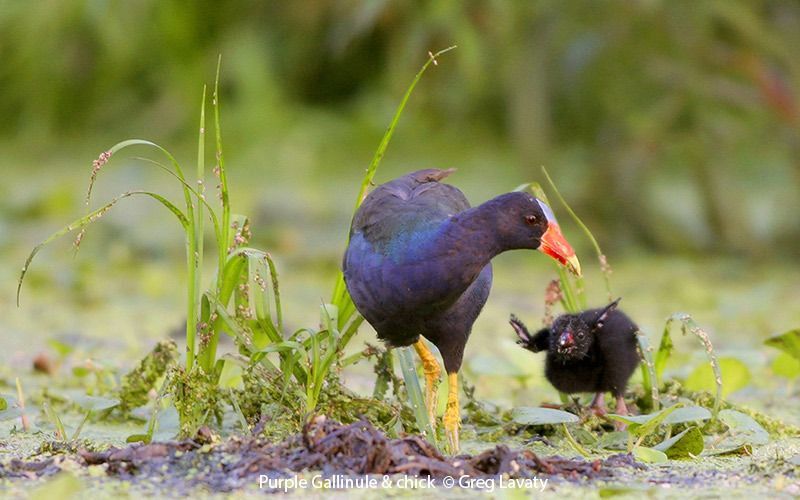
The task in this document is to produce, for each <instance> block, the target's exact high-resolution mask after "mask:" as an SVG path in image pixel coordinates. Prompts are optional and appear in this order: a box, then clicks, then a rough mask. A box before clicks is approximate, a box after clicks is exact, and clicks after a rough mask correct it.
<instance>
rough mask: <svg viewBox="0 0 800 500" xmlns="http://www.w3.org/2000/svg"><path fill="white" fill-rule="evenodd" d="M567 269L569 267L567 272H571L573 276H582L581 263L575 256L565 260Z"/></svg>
mask: <svg viewBox="0 0 800 500" xmlns="http://www.w3.org/2000/svg"><path fill="white" fill-rule="evenodd" d="M567 267H569V270H570V271H572V274H574V275H575V276H578V277H581V276H582V274H581V263H580V261H579V260H578V256H577V255H573V256H572V257H570V258H568V259H567Z"/></svg>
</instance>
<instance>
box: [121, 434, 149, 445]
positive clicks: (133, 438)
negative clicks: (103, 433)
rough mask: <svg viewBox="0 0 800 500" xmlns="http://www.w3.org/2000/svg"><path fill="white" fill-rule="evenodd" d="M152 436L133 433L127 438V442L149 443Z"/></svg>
mask: <svg viewBox="0 0 800 500" xmlns="http://www.w3.org/2000/svg"><path fill="white" fill-rule="evenodd" d="M149 440H150V436H148V435H147V434H131V435H130V436H128V437H127V438H126V439H125V442H126V443H148V442H149Z"/></svg>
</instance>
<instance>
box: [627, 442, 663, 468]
mask: <svg viewBox="0 0 800 500" xmlns="http://www.w3.org/2000/svg"><path fill="white" fill-rule="evenodd" d="M633 456H634V457H636V459H637V460H639V461H640V462H645V463H648V464H663V463H664V462H666V461H668V460H669V458H667V455H666V454H665V453H664V452H662V451H658V450H655V449H653V448H647V447H646V446H637V447H636V448H634V449H633Z"/></svg>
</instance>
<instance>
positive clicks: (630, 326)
mask: <svg viewBox="0 0 800 500" xmlns="http://www.w3.org/2000/svg"><path fill="white" fill-rule="evenodd" d="M617 303H618V300H617V301H615V302H612V303H611V304H609V305H608V306H606V307H604V308H600V309H589V310H586V311H583V312H581V313H579V314H564V315H562V316H559V317H558V318H556V319H555V321H553V324H552V325H551V326H550V327H548V328H543V329H541V330H539V331H538V332H537V333H536V334H534V335H531V334H530V333H529V332H528V330H527V328H526V327H525V325H524V324H523V323H522V322H521V321H520V320H519V319H517V318H516V317H514V316H512V318H511V326H512V327H513V328H514V330H515V331H516V333H517V336H518V337H519V340H518V341H517V343H518V344H520V345H521V346H523V347H524V348H525V349H528V350H530V351H533V352H540V351H547V358H546V360H545V377H546V378H547V380H548V381H550V383H551V384H553V387H555V388H556V389H558V390H559V391H561V392H565V393H567V394H574V393H579V392H594V393H596V396H595V399H594V400H593V402H592V406H594V407H597V408H598V409H599V410H601V411H602V410H603V408H602V406H603V395H604V394H605V393H606V392H611V393H612V394H613V395H614V397H615V398H616V399H617V411H618V412H620V413H625V412H626V408H625V407H624V401H622V397H623V395H624V393H625V388H626V386H627V384H628V379H630V377H631V375H632V374H633V372H634V370H635V369H636V366H637V365H638V364H639V361H640V357H639V352H638V349H637V340H636V332H637V331H638V329H639V328H638V327H637V326H636V324H635V323H634V322H633V321H632V320H631V319H630V318H629V317H628V316H627V315H626V314H625V313H624V312H622V311H621V310H619V309H617V308H616V307H617Z"/></svg>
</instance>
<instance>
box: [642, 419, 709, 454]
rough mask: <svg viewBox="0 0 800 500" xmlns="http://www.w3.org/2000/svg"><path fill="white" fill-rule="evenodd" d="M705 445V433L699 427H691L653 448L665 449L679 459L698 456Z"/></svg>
mask: <svg viewBox="0 0 800 500" xmlns="http://www.w3.org/2000/svg"><path fill="white" fill-rule="evenodd" d="M703 447H704V445H703V433H702V432H701V431H700V429H699V428H697V427H689V428H688V429H686V430H684V431H683V432H681V433H679V434H676V435H674V436H672V437H671V438H669V439H666V440H664V441H662V442H661V443H659V444H657V445H656V446H654V447H653V448H654V449H656V450H658V451H663V452H664V453H666V455H667V457H669V458H671V459H678V458H689V457H696V456H698V455H700V454H701V453H702V452H703Z"/></svg>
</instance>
